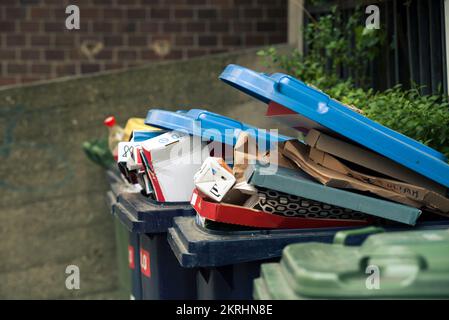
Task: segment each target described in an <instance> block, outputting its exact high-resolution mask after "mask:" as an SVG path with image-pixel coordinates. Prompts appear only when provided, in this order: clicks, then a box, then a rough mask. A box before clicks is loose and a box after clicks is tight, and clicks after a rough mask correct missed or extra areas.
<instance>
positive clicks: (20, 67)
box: [6, 62, 28, 74]
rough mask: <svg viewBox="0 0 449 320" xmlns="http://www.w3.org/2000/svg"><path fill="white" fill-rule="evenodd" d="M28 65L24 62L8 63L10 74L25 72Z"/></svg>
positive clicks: (7, 68)
mask: <svg viewBox="0 0 449 320" xmlns="http://www.w3.org/2000/svg"><path fill="white" fill-rule="evenodd" d="M27 69H28V68H27V66H26V64H24V63H9V62H7V63H6V70H7V73H8V74H24V73H26V72H27Z"/></svg>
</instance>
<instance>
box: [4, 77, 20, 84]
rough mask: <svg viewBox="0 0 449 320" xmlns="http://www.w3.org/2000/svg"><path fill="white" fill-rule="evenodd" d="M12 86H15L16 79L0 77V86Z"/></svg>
mask: <svg viewBox="0 0 449 320" xmlns="http://www.w3.org/2000/svg"><path fill="white" fill-rule="evenodd" d="M13 84H17V79H16V78H10V77H8V78H5V77H0V86H9V85H13Z"/></svg>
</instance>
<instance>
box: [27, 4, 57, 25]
mask: <svg viewBox="0 0 449 320" xmlns="http://www.w3.org/2000/svg"><path fill="white" fill-rule="evenodd" d="M64 14H65V11H64ZM30 17H31V19H32V20H42V19H49V18H51V17H52V10H51V9H50V8H38V7H34V8H30ZM64 21H65V20H63V23H64Z"/></svg>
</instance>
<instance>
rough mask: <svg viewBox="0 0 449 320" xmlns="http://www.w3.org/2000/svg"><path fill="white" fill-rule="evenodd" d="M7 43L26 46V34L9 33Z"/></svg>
mask: <svg viewBox="0 0 449 320" xmlns="http://www.w3.org/2000/svg"><path fill="white" fill-rule="evenodd" d="M6 45H8V46H14V47H16V46H24V45H25V36H24V35H7V36H6Z"/></svg>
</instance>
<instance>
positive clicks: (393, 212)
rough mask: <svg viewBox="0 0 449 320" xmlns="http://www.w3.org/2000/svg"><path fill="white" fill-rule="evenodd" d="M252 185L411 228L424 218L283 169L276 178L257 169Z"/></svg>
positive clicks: (413, 211)
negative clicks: (395, 222) (407, 225)
mask: <svg viewBox="0 0 449 320" xmlns="http://www.w3.org/2000/svg"><path fill="white" fill-rule="evenodd" d="M249 183H251V184H254V185H255V186H257V187H263V188H267V189H272V190H277V191H280V192H284V193H287V194H291V195H296V196H299V197H303V198H306V199H311V200H315V201H319V202H323V203H327V204H330V205H334V206H338V207H342V208H348V209H352V210H355V211H360V212H363V213H366V214H369V215H372V216H376V217H380V218H384V219H388V220H392V221H397V222H401V223H405V224H409V225H414V224H415V223H416V220H417V219H418V217H419V216H420V214H421V210H420V209H418V208H414V207H410V206H405V205H402V204H398V203H394V202H391V201H386V200H382V199H378V198H375V197H369V196H366V195H362V194H358V193H355V192H349V191H346V190H341V189H337V188H332V187H328V186H325V185H323V184H321V183H318V182H316V181H315V179H313V178H311V177H310V176H309V175H307V174H306V173H304V172H301V171H300V170H291V169H285V168H280V169H279V170H278V173H277V174H276V175H268V174H266V172H265V171H264V168H263V167H259V166H256V167H255V170H254V171H253V173H252V175H251V177H250V180H249Z"/></svg>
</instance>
